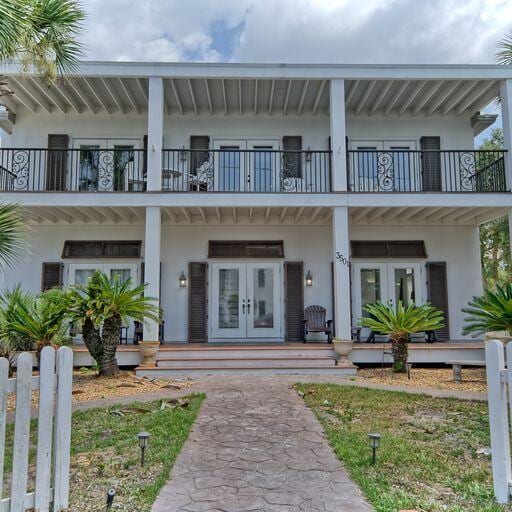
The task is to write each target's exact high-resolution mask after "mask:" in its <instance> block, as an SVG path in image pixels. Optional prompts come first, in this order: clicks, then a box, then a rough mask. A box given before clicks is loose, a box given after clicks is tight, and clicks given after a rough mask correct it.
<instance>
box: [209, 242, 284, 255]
mask: <svg viewBox="0 0 512 512" xmlns="http://www.w3.org/2000/svg"><path fill="white" fill-rule="evenodd" d="M208 257H209V258H283V257H284V247H283V241H282V240H271V241H259V240H245V241H244V240H237V241H228V240H210V241H209V243H208Z"/></svg>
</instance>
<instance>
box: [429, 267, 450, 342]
mask: <svg viewBox="0 0 512 512" xmlns="http://www.w3.org/2000/svg"><path fill="white" fill-rule="evenodd" d="M427 287H428V301H429V302H430V304H432V306H434V307H436V308H437V309H439V310H440V311H442V312H443V316H444V322H443V323H444V325H445V326H444V327H443V328H442V329H439V330H438V331H436V334H437V339H438V340H448V339H450V323H449V306H448V279H447V272H446V263H445V262H431V261H429V262H428V263H427Z"/></svg>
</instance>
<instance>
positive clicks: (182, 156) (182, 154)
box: [180, 146, 187, 162]
mask: <svg viewBox="0 0 512 512" xmlns="http://www.w3.org/2000/svg"><path fill="white" fill-rule="evenodd" d="M180 160H181V161H182V162H186V161H187V150H186V149H185V146H183V147H182V148H181V149H180Z"/></svg>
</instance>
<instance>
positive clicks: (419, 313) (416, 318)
mask: <svg viewBox="0 0 512 512" xmlns="http://www.w3.org/2000/svg"><path fill="white" fill-rule="evenodd" d="M364 310H365V311H366V312H367V313H368V314H369V316H368V317H364V318H362V319H361V326H362V327H367V328H369V329H371V330H372V331H375V332H378V333H382V334H386V335H388V336H389V339H390V341H391V351H392V353H393V371H394V372H396V373H406V371H407V368H406V364H407V359H408V356H409V348H408V344H409V339H410V336H411V334H414V333H418V332H424V331H435V330H436V329H441V328H442V327H444V325H443V320H444V319H443V314H442V313H441V311H439V310H438V309H436V308H435V307H433V306H431V305H430V304H421V305H419V306H416V305H415V304H409V305H408V306H407V307H405V306H404V305H403V304H402V301H399V302H398V304H397V306H396V307H395V306H393V304H392V303H391V302H380V301H379V302H376V303H374V304H368V305H366V306H365V307H364Z"/></svg>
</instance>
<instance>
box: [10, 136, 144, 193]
mask: <svg viewBox="0 0 512 512" xmlns="http://www.w3.org/2000/svg"><path fill="white" fill-rule="evenodd" d="M145 162H146V157H145V151H144V150H139V149H132V148H130V147H129V146H128V147H125V146H119V147H117V148H115V149H97V148H95V147H90V148H84V147H82V148H80V149H37V148H36V149H27V148H22V149H0V190H2V191H4V192H18V191H19V192H39V191H66V192H142V191H144V190H145V187H146V182H145V180H146V177H145V175H146V171H145V168H146V163H145Z"/></svg>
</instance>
